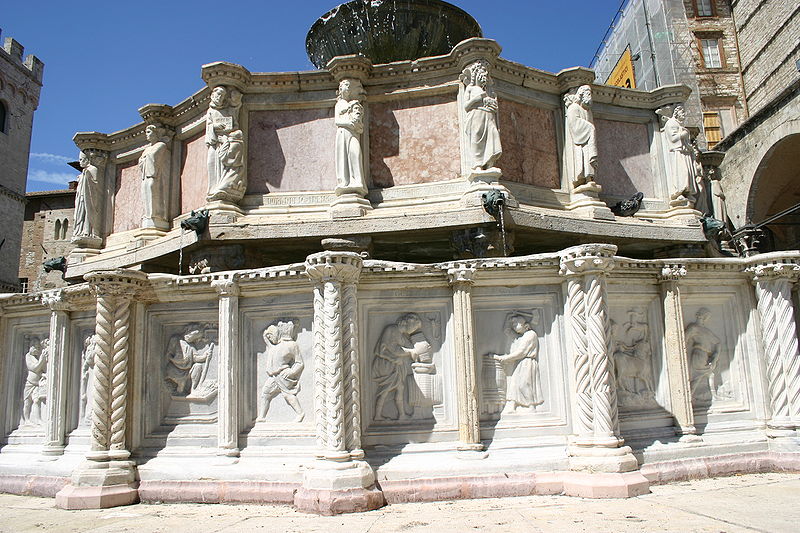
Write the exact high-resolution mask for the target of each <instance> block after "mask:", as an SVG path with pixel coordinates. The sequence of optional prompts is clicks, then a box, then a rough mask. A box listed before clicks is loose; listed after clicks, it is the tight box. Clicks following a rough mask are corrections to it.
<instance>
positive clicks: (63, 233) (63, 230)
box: [61, 218, 69, 241]
mask: <svg viewBox="0 0 800 533" xmlns="http://www.w3.org/2000/svg"><path fill="white" fill-rule="evenodd" d="M67 228H69V220H68V219H66V218H65V219H64V220H62V221H61V240H62V241H65V240H67Z"/></svg>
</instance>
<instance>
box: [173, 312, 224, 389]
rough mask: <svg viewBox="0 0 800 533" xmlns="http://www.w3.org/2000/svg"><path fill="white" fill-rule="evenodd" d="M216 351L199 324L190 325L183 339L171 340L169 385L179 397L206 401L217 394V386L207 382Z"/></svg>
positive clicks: (177, 336)
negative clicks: (205, 399)
mask: <svg viewBox="0 0 800 533" xmlns="http://www.w3.org/2000/svg"><path fill="white" fill-rule="evenodd" d="M214 348H215V345H214V343H213V342H210V341H209V340H208V339H207V338H206V331H205V330H204V329H203V328H202V327H201V326H200V325H199V324H189V325H188V326H187V327H186V329H185V330H184V333H183V335H173V336H172V338H170V340H169V344H168V347H167V372H166V382H167V384H169V385H171V386H173V387H174V388H175V394H176V395H177V396H185V397H187V398H190V399H192V398H197V399H204V398H207V397H210V396H212V395H213V394H214V393H216V388H217V387H216V383H214V382H210V381H209V382H206V377H207V376H208V371H209V367H210V366H211V362H212V360H213V358H214Z"/></svg>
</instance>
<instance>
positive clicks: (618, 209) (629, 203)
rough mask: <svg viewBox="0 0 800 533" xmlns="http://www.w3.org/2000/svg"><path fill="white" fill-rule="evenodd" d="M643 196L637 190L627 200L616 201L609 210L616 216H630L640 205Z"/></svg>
mask: <svg viewBox="0 0 800 533" xmlns="http://www.w3.org/2000/svg"><path fill="white" fill-rule="evenodd" d="M643 198H644V194H642V193H640V192H637V193H636V194H635V195H633V196H632V197H630V198H629V199H628V200H623V201H621V202H617V204H616V205H614V206H613V207H612V208H611V212H612V213H614V214H615V215H617V216H618V217H632V216H633V215H635V214H636V213H637V212H638V211H639V209H640V208H641V207H642V199H643Z"/></svg>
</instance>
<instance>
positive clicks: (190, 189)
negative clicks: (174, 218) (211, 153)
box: [181, 132, 208, 213]
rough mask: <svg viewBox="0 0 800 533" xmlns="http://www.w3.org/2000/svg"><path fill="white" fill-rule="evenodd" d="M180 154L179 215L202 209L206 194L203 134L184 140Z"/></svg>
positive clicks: (206, 176) (206, 165)
mask: <svg viewBox="0 0 800 533" xmlns="http://www.w3.org/2000/svg"><path fill="white" fill-rule="evenodd" d="M181 154H182V155H181V213H188V212H190V211H191V210H193V209H199V208H201V207H203V206H204V205H205V203H206V194H208V164H207V160H208V148H207V147H206V134H205V132H202V133H200V134H198V135H195V136H194V137H191V138H189V139H186V140H185V141H184V142H183V149H182V151H181Z"/></svg>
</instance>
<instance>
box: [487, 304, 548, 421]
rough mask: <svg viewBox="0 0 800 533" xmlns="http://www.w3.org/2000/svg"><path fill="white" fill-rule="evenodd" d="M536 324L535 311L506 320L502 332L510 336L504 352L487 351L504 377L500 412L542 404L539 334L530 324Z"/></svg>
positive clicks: (537, 315) (510, 316)
mask: <svg viewBox="0 0 800 533" xmlns="http://www.w3.org/2000/svg"><path fill="white" fill-rule="evenodd" d="M538 324H539V314H538V313H534V314H533V315H531V316H530V318H527V317H525V316H523V315H522V314H520V313H514V314H511V315H509V317H508V318H507V319H506V325H505V333H506V335H507V336H508V337H509V338H511V339H513V340H512V341H511V347H510V348H509V350H508V353H507V354H502V355H498V354H489V355H490V357H491V358H492V359H494V360H495V361H498V362H500V363H501V364H502V365H503V371H504V373H505V375H506V376H507V378H506V387H505V390H506V406H505V408H504V409H503V413H514V412H516V410H517V408H519V407H522V408H527V409H529V410H531V411H535V410H536V407H537V406H539V405H542V404H543V403H544V396H543V394H542V385H541V381H540V379H539V335H537V334H536V332H535V331H534V330H533V326H537V325H538Z"/></svg>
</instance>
